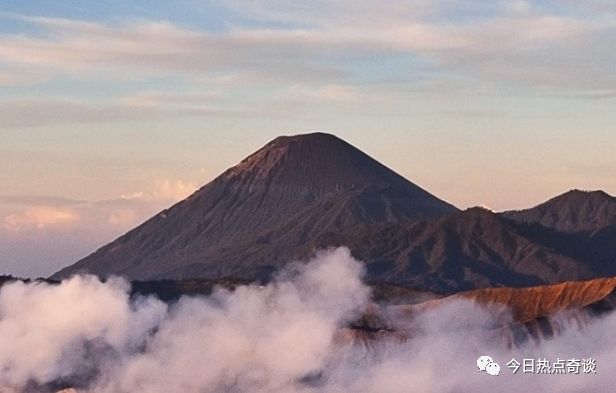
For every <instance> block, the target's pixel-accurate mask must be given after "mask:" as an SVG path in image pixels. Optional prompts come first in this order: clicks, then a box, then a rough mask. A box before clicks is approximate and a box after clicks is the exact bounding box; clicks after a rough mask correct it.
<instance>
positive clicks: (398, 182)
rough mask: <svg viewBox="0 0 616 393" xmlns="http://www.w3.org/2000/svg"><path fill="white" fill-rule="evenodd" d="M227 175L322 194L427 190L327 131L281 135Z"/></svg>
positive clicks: (248, 182) (253, 183) (249, 182)
mask: <svg viewBox="0 0 616 393" xmlns="http://www.w3.org/2000/svg"><path fill="white" fill-rule="evenodd" d="M222 178H223V179H225V180H226V181H234V182H239V183H240V184H242V185H244V186H248V187H250V188H255V187H259V186H266V187H268V188H272V187H274V188H285V189H286V190H287V191H291V190H295V191H297V190H301V191H310V192H311V193H316V194H323V193H327V192H331V191H340V190H348V189H359V188H393V189H397V190H402V191H405V192H412V193H413V194H417V193H420V194H423V190H421V189H420V188H419V187H417V186H415V185H413V184H412V183H410V182H409V181H408V180H406V179H404V178H403V177H402V176H399V175H398V174H396V173H395V172H393V171H391V170H390V169H389V168H387V167H385V166H384V165H382V164H380V163H379V162H378V161H376V160H374V159H372V158H371V157H369V156H368V155H367V154H365V153H363V152H362V151H360V150H359V149H357V148H355V147H353V146H352V145H350V144H348V143H347V142H345V141H343V140H342V139H340V138H338V137H336V136H334V135H331V134H327V133H323V132H315V133H310V134H302V135H294V136H281V137H278V138H276V139H274V140H273V141H271V142H269V143H268V144H266V145H265V146H264V147H262V148H261V149H259V150H258V151H257V152H255V153H254V154H252V155H250V156H249V157H247V158H246V159H244V160H243V161H242V162H240V163H239V164H238V165H237V166H235V167H233V168H231V169H229V170H228V171H226V172H225V173H224V174H223V175H222Z"/></svg>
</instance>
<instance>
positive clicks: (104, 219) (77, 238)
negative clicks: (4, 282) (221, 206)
mask: <svg viewBox="0 0 616 393" xmlns="http://www.w3.org/2000/svg"><path fill="white" fill-rule="evenodd" d="M196 189H197V184H196V183H194V182H190V181H185V180H181V179H164V178H163V179H158V180H155V181H154V182H153V184H152V187H151V188H149V189H145V190H143V191H135V192H133V193H131V194H129V195H124V196H121V197H118V198H116V199H108V200H99V201H83V200H75V199H71V198H64V197H58V196H44V195H43V196H37V195H3V196H0V260H2V261H3V263H2V271H0V274H8V273H11V274H15V275H18V276H26V277H37V276H45V275H49V274H51V273H53V272H54V271H57V270H58V269H60V268H61V267H64V266H66V265H68V264H70V263H72V262H75V261H76V260H77V259H80V258H83V257H84V256H86V255H88V254H89V253H91V252H92V251H94V250H95V249H96V248H98V247H100V246H101V245H103V244H105V243H107V242H109V241H111V240H113V239H114V238H116V237H118V236H119V235H121V234H122V233H124V232H126V231H128V230H129V229H131V228H132V227H134V226H136V225H138V224H139V223H141V222H142V221H144V220H146V219H147V218H149V217H151V216H153V215H154V214H156V213H157V212H159V211H160V210H162V209H165V208H167V207H169V206H170V205H172V204H174V203H176V202H178V201H180V200H182V199H184V198H186V197H187V196H188V195H190V194H191V193H193V192H194V191H195V190H196Z"/></svg>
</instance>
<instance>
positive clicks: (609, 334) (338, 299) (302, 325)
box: [0, 248, 616, 393]
mask: <svg viewBox="0 0 616 393" xmlns="http://www.w3.org/2000/svg"><path fill="white" fill-rule="evenodd" d="M362 266H363V265H362V264H361V262H358V261H356V260H354V259H353V258H352V257H351V256H350V253H349V251H348V250H347V249H344V248H339V249H333V250H329V251H324V252H323V251H322V252H320V253H318V255H317V256H316V258H315V259H314V260H312V261H309V262H307V263H305V264H294V265H292V267H291V268H289V270H286V271H283V272H281V273H280V274H279V276H278V278H277V279H276V280H274V281H273V282H271V283H269V284H267V285H265V286H258V285H247V286H240V287H238V288H236V289H235V290H233V291H228V290H224V289H221V288H219V289H216V290H215V291H214V293H213V294H212V295H211V296H209V297H183V298H181V299H180V300H179V301H178V302H177V303H174V304H172V305H166V304H163V303H161V302H160V301H158V300H156V299H155V298H151V297H148V298H143V297H137V298H133V299H131V298H130V297H129V295H128V293H129V288H128V284H127V283H126V282H124V281H122V280H119V279H111V280H109V281H108V282H106V283H101V282H100V281H98V280H97V279H95V278H92V277H81V276H77V277H73V278H71V279H69V280H66V281H64V282H62V283H61V284H59V285H49V284H44V283H30V284H23V283H12V284H8V285H5V286H4V287H2V289H1V290H0V314H1V315H2V316H3V318H2V319H0V346H1V347H2V348H3V349H5V350H3V351H1V352H0V389H2V390H3V391H7V390H8V391H14V392H16V393H21V392H22V391H23V390H24V387H25V386H26V385H27V386H28V388H29V389H36V388H39V387H41V385H43V386H44V385H45V384H48V383H50V382H54V381H62V382H64V383H70V384H73V386H75V385H77V386H76V387H77V388H78V390H79V391H80V392H81V393H115V392H131V393H141V392H148V393H158V392H161V393H162V392H165V393H167V392H185V393H196V392H224V391H233V392H238V393H265V392H268V393H271V392H279V393H340V392H356V393H376V392H378V393H402V392H404V393H407V392H429V393H446V392H452V391H472V392H478V393H484V392H485V393H488V392H493V391H495V390H497V391H499V392H504V393H510V392H511V393H513V392H519V391H541V392H545V393H556V392H564V393H573V392H579V391H593V392H607V391H609V389H610V388H611V387H612V384H613V378H612V377H613V373H614V372H616V367H615V366H614V363H613V358H614V348H615V347H616V341H615V338H614V335H613V329H614V327H616V317H615V315H614V314H610V315H608V316H607V317H604V318H601V319H598V320H595V321H592V322H590V323H589V324H587V325H586V326H585V328H584V329H583V330H580V329H578V328H577V327H575V324H571V323H565V321H566V320H567V319H569V320H571V319H570V316H569V317H568V316H565V315H563V317H562V320H561V322H562V324H561V325H560V326H562V327H564V330H563V331H561V332H560V335H558V336H556V337H555V338H553V339H551V340H543V341H541V342H532V343H527V344H526V345H523V346H521V347H517V348H508V347H507V346H506V345H503V344H502V342H503V341H502V340H499V333H498V330H496V331H495V330H494V329H495V327H498V326H501V325H502V323H503V322H506V321H507V320H508V319H507V316H508V313H507V312H506V310H502V309H501V308H500V307H499V308H498V309H499V311H498V312H497V313H496V314H494V310H492V309H490V308H486V307H485V306H482V305H479V304H476V303H473V302H471V301H469V300H460V299H458V300H452V301H447V300H446V301H440V302H437V303H434V304H428V305H427V306H426V305H424V306H423V307H420V308H418V309H416V310H415V311H414V312H413V314H412V316H411V318H408V317H407V318H404V319H403V318H400V317H396V316H395V314H393V313H392V314H391V315H390V316H391V318H399V319H397V320H395V321H393V322H395V323H397V324H398V325H397V326H398V328H399V329H400V328H403V329H407V330H406V332H411V333H412V335H411V336H410V337H409V339H406V340H401V339H399V338H395V337H392V336H388V335H387V334H386V333H375V335H376V336H380V339H378V340H377V339H374V338H364V339H362V338H361V332H353V331H352V330H349V329H346V328H347V327H348V326H349V323H350V322H352V321H356V320H357V318H358V317H359V316H360V315H361V314H362V313H363V312H365V310H367V309H368V308H370V309H375V308H377V309H378V308H380V309H387V307H386V306H385V305H374V304H371V301H370V293H369V290H368V288H367V287H366V286H365V285H363V284H362V282H361V277H362V274H363V268H362ZM59 316H61V317H59ZM388 337H390V338H388ZM480 355H489V356H491V357H492V358H493V359H494V360H495V361H496V362H498V363H500V365H501V374H500V375H499V376H498V377H497V378H495V377H490V376H488V375H486V374H485V373H479V372H477V368H476V359H477V357H478V356H480ZM513 357H515V358H517V359H519V360H522V359H523V358H530V359H536V358H547V359H551V360H555V359H556V358H557V357H560V358H561V359H562V358H566V359H570V358H574V357H575V358H578V359H582V358H589V357H592V358H594V359H596V362H597V373H596V374H594V373H590V374H584V373H580V374H577V375H576V374H569V375H541V374H521V373H520V374H516V375H514V374H513V373H512V372H511V371H510V370H509V369H508V368H507V367H506V364H507V362H508V361H509V360H511V358H513Z"/></svg>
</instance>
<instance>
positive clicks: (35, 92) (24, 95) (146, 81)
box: [0, 0, 616, 277]
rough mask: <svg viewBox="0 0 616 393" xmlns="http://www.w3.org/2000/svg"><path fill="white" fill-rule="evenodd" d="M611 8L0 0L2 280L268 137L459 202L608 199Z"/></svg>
mask: <svg viewBox="0 0 616 393" xmlns="http://www.w3.org/2000/svg"><path fill="white" fill-rule="evenodd" d="M614 42H616V4H615V3H614V2H612V1H608V0H588V1H584V2H580V1H574V0H560V1H551V0H541V1H523V0H516V1H501V0H495V1H491V2H485V1H473V0H458V1H455V0H454V1H447V2H445V1H440V0H415V1H402V0H391V1H387V2H382V1H371V0H356V1H336V0H330V1H323V0H315V1H311V2H305V1H288V0H287V1H282V0H272V1H260V0H252V1H237V0H223V1H193V0H176V1H173V2H169V1H158V0H148V1H141V0H137V1H130V2H127V1H117V0H109V1H105V2H100V1H96V2H95V1H52V0H46V1H36V0H33V1H27V2H24V1H17V0H4V1H3V2H2V3H1V4H0V141H1V142H0V185H1V186H0V187H1V188H0V274H2V273H12V274H16V275H21V276H32V277H34V276H45V275H48V274H50V273H52V272H54V271H55V270H57V269H58V268H60V267H62V266H65V265H68V264H70V263H72V262H74V261H76V260H77V259H79V258H81V257H83V256H85V255H87V254H89V253H90V252H92V251H93V250H95V249H96V248H97V247H99V246H101V245H103V244H104V243H106V242H108V241H110V240H112V239H114V238H115V237H116V236H118V235H120V234H122V233H124V232H125V231H126V230H128V229H130V228H132V227H134V226H135V225H137V224H139V223H140V222H142V221H143V220H144V219H146V218H147V217H149V216H151V215H152V214H154V213H155V212H156V211H158V210H160V209H162V208H164V207H166V206H169V205H170V204H172V203H174V202H177V201H178V200H180V199H182V198H184V197H185V196H187V195H189V194H190V193H191V192H193V191H194V190H195V189H196V188H198V187H199V186H201V185H203V184H205V183H207V182H208V181H210V180H212V179H213V178H214V177H215V176H216V175H218V174H219V173H221V172H222V171H223V170H225V169H226V168H228V167H231V166H233V165H235V164H236V163H238V162H239V161H240V160H241V159H242V158H244V157H245V156H246V155H248V154H250V153H251V152H253V151H254V150H256V149H257V148H259V147H261V146H262V145H264V144H265V143H267V142H268V141H269V140H271V139H273V138H275V137H276V136H279V135H290V134H297V133H304V132H312V131H326V132H330V133H333V134H336V135H338V136H340V137H341V138H343V139H345V140H347V141H348V142H350V143H352V144H354V145H355V146H357V147H358V148H360V149H361V150H363V151H365V152H366V153H368V154H370V155H372V156H373V157H374V158H376V159H377V160H379V161H381V162H383V163H384V164H386V165H387V166H389V167H390V168H392V169H394V170H395V171H397V172H398V173H400V174H402V175H403V176H405V177H407V178H409V179H410V180H411V181H413V182H415V183H417V184H418V185H420V186H422V187H423V188H425V189H427V190H429V191H430V192H432V193H434V194H435V195H437V196H439V197H440V198H442V199H445V200H447V201H449V202H450V203H453V204H454V205H456V206H458V207H460V208H466V207H470V206H476V205H481V206H485V207H489V208H491V209H494V210H499V211H500V210H507V209H518V208H525V207H530V206H533V205H536V204H538V203H540V202H542V201H544V200H546V199H548V198H550V197H553V196H555V195H558V194H560V193H562V192H565V191H567V190H569V189H573V188H580V189H589V190H594V189H603V190H605V191H607V192H608V193H611V194H612V195H614V194H616V177H615V176H614V174H615V173H616V155H614V153H613V152H614V151H616V132H615V131H616V130H615V129H614V128H615V125H616V111H615V110H614V107H615V104H616V72H614V71H615V70H616V51H614V50H613V49H614Z"/></svg>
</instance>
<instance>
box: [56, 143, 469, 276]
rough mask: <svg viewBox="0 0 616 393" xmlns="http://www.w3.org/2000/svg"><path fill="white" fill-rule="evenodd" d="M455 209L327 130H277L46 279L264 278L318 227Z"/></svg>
mask: <svg viewBox="0 0 616 393" xmlns="http://www.w3.org/2000/svg"><path fill="white" fill-rule="evenodd" d="M455 211H457V209H456V208H455V207H453V206H452V205H450V204H448V203H446V202H443V201H441V200H440V199H438V198H436V197H434V196H433V195H431V194H429V193H428V192H426V191H424V190H423V189H421V188H420V187H418V186H416V185H414V184H412V183H411V182H409V181H408V180H406V179H404V178H403V177H401V176H400V175H398V174H396V173H394V172H393V171H391V170H390V169H388V168H387V167H385V166H383V165H382V164H380V163H378V162H377V161H375V160H374V159H372V158H370V157H369V156H368V155H366V154H364V153H363V152H361V151H359V150H357V149H356V148H354V147H353V146H351V145H349V144H348V143H346V142H344V141H342V140H340V139H339V138H337V137H335V136H333V135H329V134H323V133H314V134H306V135H297V136H291V137H279V138H276V139H275V140H273V141H272V142H270V143H268V144H267V145H265V146H264V147H263V148H261V149H260V150H258V151H257V152H255V153H254V154H252V155H251V156H249V157H248V158H246V159H245V160H243V161H242V162H241V163H240V164H238V165H237V166H235V167H233V168H231V169H229V170H227V171H226V172H224V173H223V174H222V175H220V176H219V177H217V178H216V179H214V180H213V181H212V182H210V183H209V184H207V185H205V186H204V187H202V188H201V189H200V190H198V191H197V192H195V193H194V194H193V195H191V196H190V197H188V198H187V199H186V200H184V201H182V202H180V203H178V204H176V205H175V206H173V207H171V208H170V209H167V210H165V211H163V212H161V213H159V214H157V215H156V216H154V217H153V218H151V219H150V220H148V221H146V222H145V223H143V224H142V225H140V226H139V227H137V228H135V229H134V230H132V231H130V232H128V233H127V234H125V235H123V236H122V237H120V238H119V239H117V240H116V241H114V242H112V243H110V244H108V245H106V246H104V247H102V248H101V249H99V250H97V251H96V252H95V253H93V254H91V255H90V256H88V257H86V258H84V259H82V260H81V261H79V262H77V263H76V264H74V265H72V266H69V267H67V268H65V269H63V270H61V271H60V272H58V273H56V274H55V275H53V276H52V277H53V278H62V277H66V276H68V275H70V274H73V273H77V272H88V273H93V274H97V275H100V276H108V275H111V274H120V275H124V276H126V277H128V278H131V279H153V278H194V277H206V278H215V277H221V276H238V277H240V278H248V279H260V278H265V277H267V276H268V275H269V274H270V273H271V272H272V271H274V270H276V269H277V268H278V267H280V265H282V264H284V263H287V262H288V261H290V260H292V259H296V258H300V257H302V256H304V255H305V254H306V253H307V252H308V251H310V250H311V248H312V245H313V244H312V241H313V240H314V239H315V238H318V236H319V235H320V234H322V233H325V232H331V231H333V232H338V233H340V232H342V233H344V232H348V231H350V230H351V228H354V227H356V226H358V225H365V224H370V223H396V222H402V221H409V220H418V219H424V218H433V217H442V216H445V215H448V214H450V213H453V212H455ZM280 233H282V235H280Z"/></svg>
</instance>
